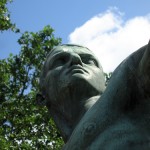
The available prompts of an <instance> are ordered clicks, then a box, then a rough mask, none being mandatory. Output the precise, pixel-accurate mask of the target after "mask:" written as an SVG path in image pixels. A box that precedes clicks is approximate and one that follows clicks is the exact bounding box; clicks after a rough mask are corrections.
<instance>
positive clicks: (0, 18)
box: [0, 0, 19, 32]
mask: <svg viewBox="0 0 150 150" xmlns="http://www.w3.org/2000/svg"><path fill="white" fill-rule="evenodd" d="M11 2H12V0H1V1H0V31H4V30H8V29H11V30H12V31H15V32H18V31H19V30H18V29H16V27H15V24H13V23H12V22H11V20H10V12H9V11H8V8H7V4H8V3H11Z"/></svg>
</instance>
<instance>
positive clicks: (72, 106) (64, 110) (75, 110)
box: [50, 96, 100, 142]
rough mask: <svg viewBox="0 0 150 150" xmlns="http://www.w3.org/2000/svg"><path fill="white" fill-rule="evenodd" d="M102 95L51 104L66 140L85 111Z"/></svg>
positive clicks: (54, 117) (58, 125)
mask: <svg viewBox="0 0 150 150" xmlns="http://www.w3.org/2000/svg"><path fill="white" fill-rule="evenodd" d="M99 97H100V96H93V97H90V98H86V99H80V100H79V99H74V98H72V99H71V100H70V99H65V103H62V104H61V105H59V106H51V107H53V108H51V109H50V113H51V115H52V117H53V119H54V121H55V123H56V126H57V127H58V128H59V130H60V132H61V134H62V137H63V139H64V141H65V142H67V140H68V139H69V138H70V136H71V134H72V132H73V130H74V128H75V127H76V125H77V124H78V122H79V121H80V120H81V118H82V117H83V115H84V114H85V112H86V111H87V110H88V109H90V108H91V107H92V106H93V105H94V104H95V102H96V101H97V99H98V98H99Z"/></svg>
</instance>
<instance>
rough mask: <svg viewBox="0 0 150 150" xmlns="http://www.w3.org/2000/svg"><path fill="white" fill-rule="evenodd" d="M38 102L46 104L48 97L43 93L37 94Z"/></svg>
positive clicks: (40, 104)
mask: <svg viewBox="0 0 150 150" xmlns="http://www.w3.org/2000/svg"><path fill="white" fill-rule="evenodd" d="M36 104H37V105H39V106H45V105H46V99H45V97H44V96H43V95H42V94H41V93H37V94H36Z"/></svg>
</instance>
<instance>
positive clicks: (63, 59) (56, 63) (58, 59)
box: [50, 57, 66, 69]
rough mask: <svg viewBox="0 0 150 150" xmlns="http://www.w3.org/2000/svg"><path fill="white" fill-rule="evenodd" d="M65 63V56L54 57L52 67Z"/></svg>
mask: <svg viewBox="0 0 150 150" xmlns="http://www.w3.org/2000/svg"><path fill="white" fill-rule="evenodd" d="M65 63H66V60H65V58H63V57H59V58H57V59H53V60H51V63H50V69H52V68H57V67H59V66H63V65H64V64H65Z"/></svg>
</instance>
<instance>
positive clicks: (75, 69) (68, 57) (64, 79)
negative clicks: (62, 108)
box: [40, 44, 105, 104]
mask: <svg viewBox="0 0 150 150" xmlns="http://www.w3.org/2000/svg"><path fill="white" fill-rule="evenodd" d="M40 86H41V91H42V95H43V96H45V97H46V100H47V103H51V104H60V101H62V100H61V99H62V98H64V97H65V95H66V96H68V95H67V94H68V93H69V94H72V96H73V97H77V98H78V97H85V98H88V97H89V96H96V95H99V94H101V93H103V91H104V89H105V80H104V75H103V70H102V67H101V65H100V64H99V62H98V60H97V58H96V57H95V55H94V54H93V52H92V51H90V50H89V49H88V48H86V47H83V46H79V45H69V44H66V45H60V46H57V47H55V48H54V49H53V50H51V51H50V53H49V54H48V56H47V58H46V61H45V63H44V67H43V70H42V73H41V78H40Z"/></svg>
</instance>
